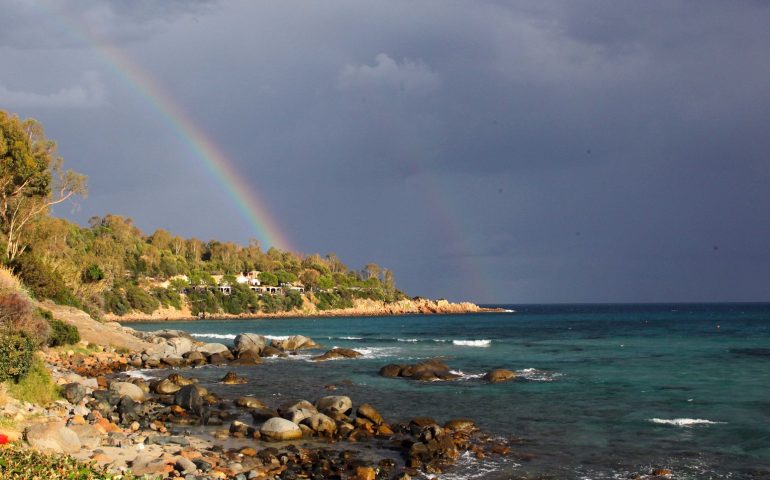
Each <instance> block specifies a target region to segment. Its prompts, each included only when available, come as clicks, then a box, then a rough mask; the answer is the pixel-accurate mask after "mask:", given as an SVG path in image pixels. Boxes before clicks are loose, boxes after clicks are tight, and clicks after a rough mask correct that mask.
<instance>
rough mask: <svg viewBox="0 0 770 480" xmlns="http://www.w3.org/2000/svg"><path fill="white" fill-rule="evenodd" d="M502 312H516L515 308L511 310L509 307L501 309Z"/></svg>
mask: <svg viewBox="0 0 770 480" xmlns="http://www.w3.org/2000/svg"><path fill="white" fill-rule="evenodd" d="M503 312H505V313H516V310H511V309H509V308H506V309H505V310H503Z"/></svg>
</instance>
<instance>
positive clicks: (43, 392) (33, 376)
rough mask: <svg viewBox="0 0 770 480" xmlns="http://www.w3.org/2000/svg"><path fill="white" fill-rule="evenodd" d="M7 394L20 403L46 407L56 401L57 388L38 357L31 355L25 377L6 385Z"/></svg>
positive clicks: (58, 396) (57, 395) (57, 397)
mask: <svg viewBox="0 0 770 480" xmlns="http://www.w3.org/2000/svg"><path fill="white" fill-rule="evenodd" d="M8 393H9V394H10V395H11V396H12V397H13V398H15V399H17V400H21V401H22V402H30V403H34V404H35V405H41V406H42V405H48V404H49V403H51V402H53V401H55V400H58V399H59V398H60V395H59V387H57V386H56V385H55V384H54V383H53V380H52V379H51V373H50V372H49V371H48V368H46V365H45V363H43V360H41V359H40V358H39V357H37V356H35V355H32V360H31V362H30V364H29V370H28V371H27V373H26V375H24V376H23V377H21V378H19V379H17V380H16V381H13V382H9V383H8Z"/></svg>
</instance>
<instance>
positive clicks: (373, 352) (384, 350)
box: [353, 347, 401, 358]
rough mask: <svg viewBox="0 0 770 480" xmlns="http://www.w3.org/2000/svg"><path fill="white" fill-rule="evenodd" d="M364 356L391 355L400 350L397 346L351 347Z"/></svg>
mask: <svg viewBox="0 0 770 480" xmlns="http://www.w3.org/2000/svg"><path fill="white" fill-rule="evenodd" d="M353 350H355V351H356V352H358V353H360V354H361V355H363V356H364V358H383V357H393V356H395V355H396V354H397V353H399V352H400V351H401V349H400V348H398V347H353Z"/></svg>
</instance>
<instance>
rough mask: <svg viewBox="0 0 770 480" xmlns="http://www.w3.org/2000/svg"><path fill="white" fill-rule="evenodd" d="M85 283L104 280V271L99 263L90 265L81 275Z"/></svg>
mask: <svg viewBox="0 0 770 480" xmlns="http://www.w3.org/2000/svg"><path fill="white" fill-rule="evenodd" d="M80 277H81V279H82V280H83V282H84V283H94V282H98V281H100V280H104V272H103V271H102V269H101V268H100V267H99V265H89V266H88V267H86V269H85V270H83V273H82V274H81V275H80Z"/></svg>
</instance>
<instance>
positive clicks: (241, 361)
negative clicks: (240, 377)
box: [230, 350, 262, 366]
mask: <svg viewBox="0 0 770 480" xmlns="http://www.w3.org/2000/svg"><path fill="white" fill-rule="evenodd" d="M260 363H262V358H261V357H260V356H259V352H258V351H257V350H243V351H241V352H239V353H238V358H236V359H235V360H232V361H231V362H230V365H235V366H248V365H259V364H260Z"/></svg>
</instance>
